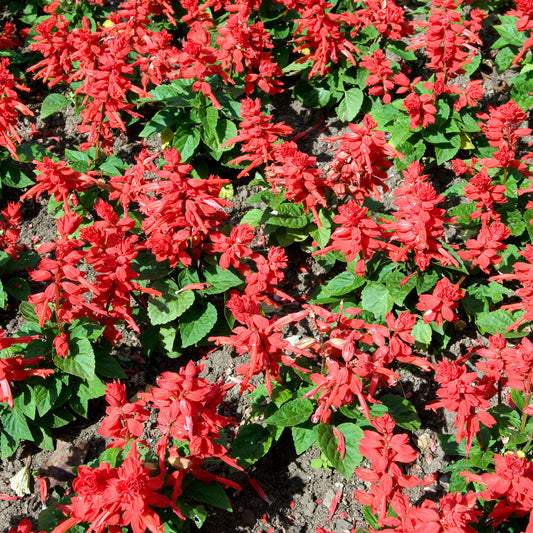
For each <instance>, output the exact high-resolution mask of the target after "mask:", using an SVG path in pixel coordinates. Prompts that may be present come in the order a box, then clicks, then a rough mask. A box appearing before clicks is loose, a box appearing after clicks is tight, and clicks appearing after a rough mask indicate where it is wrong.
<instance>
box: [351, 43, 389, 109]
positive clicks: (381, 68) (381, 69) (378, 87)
mask: <svg viewBox="0 0 533 533" xmlns="http://www.w3.org/2000/svg"><path fill="white" fill-rule="evenodd" d="M390 65H391V63H390V61H388V60H387V59H385V54H384V53H383V50H381V48H378V50H376V51H375V52H374V55H373V56H363V57H362V58H361V62H360V63H359V66H361V67H364V68H366V69H367V70H368V72H370V75H369V76H368V78H367V79H366V86H367V87H370V89H369V90H368V94H375V95H380V96H382V100H383V103H384V104H390V102H391V95H390V94H389V93H390V91H391V90H392V89H394V82H393V81H392V79H391V78H392V74H393V72H392V69H391V68H390Z"/></svg>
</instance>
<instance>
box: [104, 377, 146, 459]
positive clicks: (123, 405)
mask: <svg viewBox="0 0 533 533" xmlns="http://www.w3.org/2000/svg"><path fill="white" fill-rule="evenodd" d="M106 401H107V403H108V404H109V405H108V407H106V410H105V412H106V417H105V418H104V420H103V421H102V423H101V425H100V428H99V429H98V434H99V435H102V437H110V438H111V439H113V440H112V442H111V443H110V444H108V446H107V447H108V448H115V447H120V448H123V447H124V446H125V445H126V444H127V443H128V442H129V441H130V439H138V438H139V437H140V436H141V435H142V432H143V430H144V427H143V425H142V424H143V422H145V421H146V420H148V417H149V416H150V413H149V412H148V410H147V409H145V408H144V407H143V405H142V403H141V402H139V401H137V402H133V403H130V402H128V400H127V398H126V386H125V385H123V384H122V383H120V382H117V381H113V382H112V383H108V384H107V389H106Z"/></svg>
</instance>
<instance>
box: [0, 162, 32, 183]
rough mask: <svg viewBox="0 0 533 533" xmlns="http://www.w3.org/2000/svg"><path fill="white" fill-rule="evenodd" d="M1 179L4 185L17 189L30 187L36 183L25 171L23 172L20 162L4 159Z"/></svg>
mask: <svg viewBox="0 0 533 533" xmlns="http://www.w3.org/2000/svg"><path fill="white" fill-rule="evenodd" d="M0 181H1V182H2V184H3V185H6V186H7V187H14V188H16V189H22V188H23V187H30V186H31V185H33V184H34V183H35V182H34V181H33V180H31V179H30V178H29V177H28V176H27V175H26V174H25V173H24V172H22V170H21V168H20V165H18V163H15V162H14V161H10V160H7V161H2V178H1V180H0Z"/></svg>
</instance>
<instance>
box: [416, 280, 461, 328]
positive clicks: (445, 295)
mask: <svg viewBox="0 0 533 533" xmlns="http://www.w3.org/2000/svg"><path fill="white" fill-rule="evenodd" d="M465 294H466V292H465V291H462V290H461V289H460V288H459V285H455V284H453V283H452V282H451V281H450V280H449V279H448V278H442V279H440V280H439V281H437V284H436V285H435V288H434V289H433V294H421V295H420V297H419V300H418V303H417V304H416V308H417V309H418V310H419V311H425V313H424V322H425V323H426V324H428V323H429V322H433V321H435V322H437V326H442V324H443V322H444V320H447V321H448V322H455V321H457V320H458V318H459V317H458V316H457V315H456V314H455V313H454V312H453V309H456V308H457V307H458V305H459V303H458V301H459V300H460V299H461V298H462V297H463V296H464V295H465Z"/></svg>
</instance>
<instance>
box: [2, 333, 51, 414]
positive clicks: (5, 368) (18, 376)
mask: <svg viewBox="0 0 533 533" xmlns="http://www.w3.org/2000/svg"><path fill="white" fill-rule="evenodd" d="M4 335H5V332H4V331H3V330H0V349H4V348H7V347H8V346H12V345H13V344H29V343H30V342H31V341H32V340H33V339H36V338H38V335H32V336H31V337H18V338H17V337H13V338H6V337H4ZM43 360H44V357H33V358H31V359H23V358H22V357H21V356H20V355H17V356H16V357H7V358H6V359H2V358H0V402H2V403H7V405H9V407H13V395H12V393H11V387H10V382H11V381H23V380H25V379H26V378H27V377H29V376H40V377H42V378H45V377H46V376H49V375H50V374H53V373H54V371H53V370H51V369H49V368H27V367H28V366H33V365H37V364H38V363H40V362H41V361H43Z"/></svg>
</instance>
